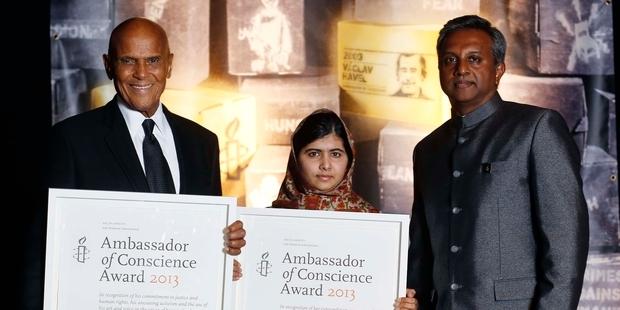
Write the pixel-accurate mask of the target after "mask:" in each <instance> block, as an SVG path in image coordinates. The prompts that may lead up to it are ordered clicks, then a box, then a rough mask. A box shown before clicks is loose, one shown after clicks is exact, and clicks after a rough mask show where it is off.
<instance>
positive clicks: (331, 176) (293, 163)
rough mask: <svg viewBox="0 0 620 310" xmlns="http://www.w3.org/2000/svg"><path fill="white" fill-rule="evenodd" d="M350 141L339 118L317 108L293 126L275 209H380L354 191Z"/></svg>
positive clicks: (364, 210)
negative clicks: (288, 153)
mask: <svg viewBox="0 0 620 310" xmlns="http://www.w3.org/2000/svg"><path fill="white" fill-rule="evenodd" d="M354 163H355V153H354V150H353V141H352V139H351V136H350V134H349V131H348V130H347V128H346V126H345V124H344V122H343V121H342V119H341V118H340V117H339V116H338V115H337V114H336V113H334V112H333V111H331V110H328V109H319V110H316V111H314V112H313V113H312V114H310V115H308V116H307V117H306V118H305V119H304V120H302V121H301V123H300V124H299V125H298V126H297V129H295V132H294V133H293V136H292V139H291V154H290V156H289V159H288V167H287V170H286V176H285V178H284V181H283V182H282V186H281V187H280V192H279V194H278V198H277V199H276V200H275V201H274V202H273V203H272V206H273V207H274V208H288V209H309V210H330V211H349V212H373V213H376V212H379V210H378V209H377V208H375V207H373V206H372V205H371V204H370V203H368V202H367V201H365V200H364V199H363V198H362V197H360V196H359V195H358V194H356V193H355V192H353V188H352V184H351V183H352V182H351V179H352V175H353V166H354Z"/></svg>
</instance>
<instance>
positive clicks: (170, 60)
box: [166, 53, 174, 79]
mask: <svg viewBox="0 0 620 310" xmlns="http://www.w3.org/2000/svg"><path fill="white" fill-rule="evenodd" d="M168 59H169V61H168V72H167V74H166V78H168V79H169V78H170V77H171V76H172V59H174V54H172V53H170V55H169V56H168Z"/></svg>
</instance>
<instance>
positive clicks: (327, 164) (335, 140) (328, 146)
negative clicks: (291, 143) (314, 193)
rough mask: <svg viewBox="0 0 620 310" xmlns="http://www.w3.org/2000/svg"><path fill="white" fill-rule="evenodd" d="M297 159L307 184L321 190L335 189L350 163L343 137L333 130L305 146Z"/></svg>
mask: <svg viewBox="0 0 620 310" xmlns="http://www.w3.org/2000/svg"><path fill="white" fill-rule="evenodd" d="M297 159H298V162H299V168H300V170H301V171H300V173H301V176H302V178H303V179H304V181H305V182H306V184H307V185H309V186H310V187H312V188H313V189H315V190H320V191H329V190H332V189H334V188H335V187H336V186H337V185H338V184H339V183H340V181H342V179H343V178H344V176H345V174H346V172H347V164H348V163H349V158H348V156H347V152H346V151H345V149H344V144H343V142H342V139H341V138H340V137H338V136H337V135H336V134H335V133H333V132H332V133H330V134H329V135H327V136H324V137H322V138H319V139H317V140H314V141H313V142H312V143H310V144H308V145H306V146H305V147H303V148H302V149H301V151H300V152H299V156H298V158H297Z"/></svg>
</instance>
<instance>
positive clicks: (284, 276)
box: [236, 208, 409, 310]
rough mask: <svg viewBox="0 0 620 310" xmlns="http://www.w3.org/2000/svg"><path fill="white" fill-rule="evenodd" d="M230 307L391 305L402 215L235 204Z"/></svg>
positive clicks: (400, 263)
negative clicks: (239, 237)
mask: <svg viewBox="0 0 620 310" xmlns="http://www.w3.org/2000/svg"><path fill="white" fill-rule="evenodd" d="M238 212H239V216H240V219H241V220H242V221H243V222H244V227H245V229H246V230H247V232H248V234H247V236H246V240H247V245H246V246H245V247H244V248H243V253H242V255H241V256H240V257H239V258H238V259H239V260H240V262H241V264H242V266H243V271H244V272H243V277H242V278H241V280H240V281H239V282H238V283H237V284H236V286H237V289H236V309H342V310H353V309H356V310H360V309H390V308H391V307H392V306H393V303H394V299H395V298H396V297H398V296H404V293H405V285H406V267H407V247H408V238H407V236H408V227H409V217H408V216H407V215H397V214H364V213H349V212H330V211H308V210H283V209H252V208H239V210H238Z"/></svg>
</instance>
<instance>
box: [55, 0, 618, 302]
mask: <svg viewBox="0 0 620 310" xmlns="http://www.w3.org/2000/svg"><path fill="white" fill-rule="evenodd" d="M611 2H612V1H603V0H513V1H508V0H506V1H493V0H420V1H405V0H306V1H303V0H235V1H228V2H226V1H208V0H175V1H169V0H52V1H51V25H50V49H51V56H52V68H51V76H52V81H51V87H52V95H53V96H52V101H51V105H52V114H53V115H52V120H53V122H54V123H56V122H58V121H61V120H62V119H65V118H67V117H69V116H71V115H74V114H77V113H81V112H84V111H87V110H89V109H93V108H96V107H99V106H102V105H104V104H106V103H107V102H108V101H109V100H110V99H111V98H112V96H113V95H114V87H113V86H112V85H111V83H110V81H109V80H108V79H107V78H106V75H105V72H104V71H103V65H102V57H101V55H102V54H104V53H106V51H107V39H108V37H109V35H110V31H111V30H112V29H113V28H114V26H116V25H117V24H118V23H120V22H121V21H123V20H124V19H126V18H128V17H131V16H144V17H147V18H150V19H152V20H154V21H156V22H158V23H159V24H161V25H162V26H163V27H164V28H165V29H166V31H167V32H168V35H169V38H170V46H171V49H172V51H173V52H174V54H175V57H174V66H173V68H174V69H173V72H172V78H171V79H170V80H169V83H168V89H167V90H166V91H165V92H164V94H163V96H162V101H163V102H164V104H165V105H166V106H167V107H168V108H169V109H170V110H172V111H174V112H176V113H178V114H180V115H182V116H185V117H187V118H189V119H192V120H194V121H196V122H197V123H199V124H201V125H202V126H204V127H206V128H208V129H210V130H211V131H213V132H215V133H216V134H217V135H218V137H219V143H220V151H221V154H220V163H221V167H222V175H221V178H222V184H223V190H224V195H227V196H236V197H238V199H239V200H238V201H239V204H240V205H245V206H248V207H266V206H268V205H270V203H271V201H272V200H273V199H274V198H275V197H276V193H277V191H278V188H279V186H280V183H281V181H282V179H283V176H284V172H285V167H286V162H287V156H288V152H289V145H290V143H289V142H290V141H289V139H290V134H291V132H292V131H293V130H294V128H295V127H296V125H297V124H298V122H299V121H300V120H301V119H302V118H303V117H304V116H306V115H307V114H309V113H310V112H312V111H313V110H315V109H317V108H321V107H326V108H330V109H332V110H334V111H336V112H338V113H339V114H340V115H341V116H342V117H343V119H344V120H345V122H346V123H347V125H348V126H349V128H350V129H351V132H352V134H353V136H354V139H355V142H356V144H355V147H356V149H357V151H358V153H357V154H358V157H357V165H356V168H357V169H356V171H355V175H354V186H355V189H356V190H357V191H358V192H359V193H360V194H361V195H362V196H364V198H366V199H367V200H368V201H370V202H371V203H373V204H374V205H376V206H377V207H379V208H380V209H381V210H382V212H385V213H406V214H409V213H410V212H411V204H412V200H413V190H412V188H413V182H414V180H413V171H412V160H411V155H412V151H413V148H414V146H415V144H416V143H417V142H418V141H420V139H422V138H423V137H424V136H425V135H427V134H428V133H429V132H430V131H431V130H432V129H433V128H435V127H437V126H439V125H440V124H441V123H443V122H444V121H445V120H447V119H448V117H449V112H450V111H449V104H448V102H447V98H446V97H445V96H444V95H443V93H442V92H441V89H440V86H439V82H438V72H437V69H436V68H437V56H436V52H435V42H436V39H437V33H438V30H439V29H440V28H441V26H442V25H443V24H444V23H445V22H446V21H447V20H448V19H450V18H452V17H456V16H459V15H463V14H480V15H481V16H483V17H485V18H487V19H489V20H490V21H491V22H492V23H493V24H495V25H496V26H497V27H499V28H500V30H502V32H503V33H504V34H505V35H506V37H507V39H508V45H509V46H508V55H507V60H506V61H507V70H508V72H507V74H506V75H505V76H504V78H503V79H502V81H501V84H500V94H501V95H502V97H503V98H504V99H506V100H514V101H518V102H523V103H528V104H533V105H539V106H544V107H549V108H552V109H556V110H558V111H559V112H560V113H561V114H562V116H564V118H565V119H566V122H567V124H568V126H569V129H570V130H571V132H572V134H573V137H574V139H575V142H576V143H577V145H578V146H579V149H580V151H581V154H582V176H583V180H584V187H583V190H584V193H585V196H586V199H587V202H588V208H589V211H590V230H591V239H590V240H591V242H590V257H589V261H588V269H587V272H586V278H585V286H584V290H583V294H582V300H581V304H580V309H594V308H596V307H599V308H605V307H616V308H617V307H618V305H619V303H620V285H619V281H620V277H619V276H618V275H619V274H620V241H619V220H618V181H617V171H618V170H617V148H616V141H617V140H616V110H615V109H616V105H615V89H614V85H613V80H614V59H613V55H614V51H613V30H612V29H613V28H612V5H611ZM412 69H413V70H412ZM407 71H416V72H417V73H416V74H412V73H407ZM506 139H510V137H506Z"/></svg>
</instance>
